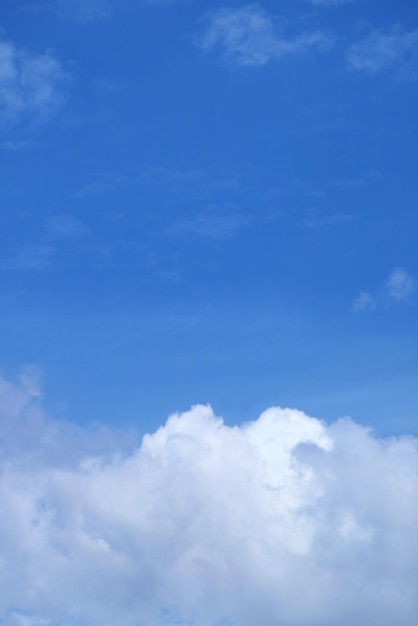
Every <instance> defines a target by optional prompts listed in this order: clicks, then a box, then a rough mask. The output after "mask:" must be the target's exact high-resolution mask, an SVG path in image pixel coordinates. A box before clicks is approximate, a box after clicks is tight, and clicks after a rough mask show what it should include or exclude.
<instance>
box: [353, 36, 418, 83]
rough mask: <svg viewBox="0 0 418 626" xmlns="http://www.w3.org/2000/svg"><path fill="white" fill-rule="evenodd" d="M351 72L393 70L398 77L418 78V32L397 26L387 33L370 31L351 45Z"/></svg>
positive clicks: (372, 72) (374, 72)
mask: <svg viewBox="0 0 418 626" xmlns="http://www.w3.org/2000/svg"><path fill="white" fill-rule="evenodd" d="M347 62H348V66H349V67H350V68H351V69H353V70H359V71H363V72H368V73H370V74H376V73H378V72H383V71H393V72H395V74H396V75H397V76H398V77H399V78H403V79H411V80H416V79H417V78H418V30H412V31H409V32H408V31H405V30H403V29H402V28H401V27H399V26H397V27H395V28H393V29H392V31H391V32H390V33H388V34H386V33H382V32H379V31H373V32H371V33H369V34H368V35H367V36H366V37H364V38H363V39H361V40H360V41H358V42H356V43H354V44H353V45H352V46H351V47H350V48H349V50H348V53H347Z"/></svg>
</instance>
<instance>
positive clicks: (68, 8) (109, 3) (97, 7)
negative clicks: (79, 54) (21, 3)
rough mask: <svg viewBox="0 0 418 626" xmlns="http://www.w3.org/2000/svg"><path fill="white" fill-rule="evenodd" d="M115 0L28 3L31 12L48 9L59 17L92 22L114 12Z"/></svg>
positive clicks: (64, 0) (56, 0) (27, 8)
mask: <svg viewBox="0 0 418 626" xmlns="http://www.w3.org/2000/svg"><path fill="white" fill-rule="evenodd" d="M113 5H114V2H113V0H41V1H36V0H35V2H32V3H31V4H30V5H29V4H28V5H26V7H25V10H26V11H28V12H31V13H39V12H43V11H48V12H50V13H54V14H55V15H56V16H57V17H62V18H65V19H72V20H77V21H80V22H91V21H95V20H100V19H103V18H107V17H109V16H110V15H111V14H112V8H113Z"/></svg>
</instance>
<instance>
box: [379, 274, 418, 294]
mask: <svg viewBox="0 0 418 626" xmlns="http://www.w3.org/2000/svg"><path fill="white" fill-rule="evenodd" d="M414 288H415V281H414V279H413V277H412V276H411V275H410V274H409V273H408V272H407V271H406V270H404V269H402V268H401V267H397V268H396V269H394V270H393V272H392V273H391V274H390V276H389V278H388V280H387V281H386V293H387V295H388V296H389V297H390V298H393V299H394V300H404V299H405V298H407V297H408V296H409V295H411V293H412V292H413V291H414Z"/></svg>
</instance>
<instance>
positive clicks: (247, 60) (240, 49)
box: [197, 4, 329, 66]
mask: <svg viewBox="0 0 418 626" xmlns="http://www.w3.org/2000/svg"><path fill="white" fill-rule="evenodd" d="M203 23H204V26H205V28H204V32H203V33H202V35H201V36H200V37H199V38H198V39H197V43H198V45H199V46H200V47H201V48H202V50H204V51H207V52H215V53H219V54H220V56H221V57H222V58H223V59H224V60H225V61H227V62H229V63H232V64H234V65H241V66H259V65H265V64H266V63H268V62H269V61H274V60H278V59H280V58H282V57H285V56H288V55H292V54H298V53H302V52H306V51H307V50H310V49H315V48H317V49H321V48H323V47H325V46H328V45H329V41H328V39H327V37H326V36H325V35H324V34H323V33H321V32H319V31H315V32H307V33H302V34H300V35H297V36H295V37H293V38H283V37H281V35H280V34H279V33H278V32H277V29H276V27H275V23H274V20H273V19H272V18H271V17H270V16H269V15H268V13H267V12H266V11H265V10H264V9H263V8H262V7H261V6H260V5H259V4H248V5H246V6H243V7H240V8H236V9H235V8H226V7H223V8H220V9H218V10H215V11H211V12H210V13H208V14H207V15H206V16H205V18H204V19H203Z"/></svg>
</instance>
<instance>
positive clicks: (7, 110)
mask: <svg viewBox="0 0 418 626" xmlns="http://www.w3.org/2000/svg"><path fill="white" fill-rule="evenodd" d="M68 78H69V76H68V74H67V73H66V72H65V71H64V69H63V67H62V65H61V64H60V63H59V61H58V60H57V59H56V58H55V56H54V54H53V53H52V52H51V51H46V52H44V53H42V54H35V53H31V52H28V51H26V50H22V49H20V48H18V47H16V46H15V45H14V44H13V43H12V42H10V41H4V40H3V41H0V114H1V120H2V121H1V125H2V126H3V127H7V128H8V127H9V126H10V125H12V126H14V125H16V124H19V123H29V124H37V123H40V122H44V121H46V120H47V119H48V118H49V117H50V116H51V114H52V113H53V112H54V111H55V110H56V108H57V106H58V105H59V104H60V103H61V102H62V99H63V91H62V86H63V84H64V83H65V82H66V81H68Z"/></svg>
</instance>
